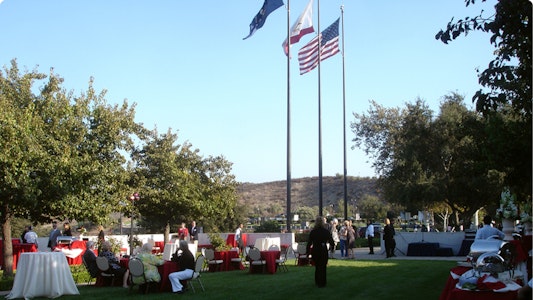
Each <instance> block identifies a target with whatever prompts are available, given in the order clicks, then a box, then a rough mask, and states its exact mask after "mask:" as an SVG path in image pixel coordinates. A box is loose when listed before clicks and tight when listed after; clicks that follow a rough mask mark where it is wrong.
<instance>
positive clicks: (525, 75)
mask: <svg viewBox="0 0 533 300" xmlns="http://www.w3.org/2000/svg"><path fill="white" fill-rule="evenodd" d="M482 2H485V0H483V1H482ZM465 3H466V6H469V5H470V4H475V0H465ZM531 13H532V9H531V1H529V0H499V1H498V3H497V4H496V5H495V14H494V15H492V16H489V17H485V16H483V12H481V14H480V15H478V16H476V17H473V18H472V17H465V18H464V19H460V20H458V21H457V22H454V19H453V18H452V20H451V21H450V22H449V23H448V25H447V26H446V29H445V30H440V31H439V32H438V33H437V35H436V36H435V38H436V39H438V40H441V41H442V42H443V43H446V44H447V43H448V42H450V41H452V40H454V39H456V38H458V37H459V36H461V35H462V34H464V35H467V34H468V33H469V32H470V31H473V30H478V31H483V32H488V33H490V34H491V38H490V42H491V44H493V45H494V47H496V51H495V52H494V53H495V55H496V57H495V58H494V59H493V60H492V61H491V62H490V63H489V64H488V67H487V69H485V70H484V71H482V72H481V73H479V74H478V77H479V83H480V84H481V86H483V87H485V88H488V89H489V90H488V91H485V90H483V89H480V90H479V91H478V92H477V93H476V94H475V95H474V97H473V101H474V102H476V107H477V110H478V111H480V112H484V113H487V112H489V111H494V110H497V109H498V108H499V107H501V106H504V105H505V104H510V105H511V106H512V107H513V110H514V111H515V112H517V113H519V114H522V115H524V116H525V117H526V118H529V120H531V100H532V93H531V74H532V73H531V72H532V70H531V62H532V61H531V46H532V45H531V34H532V28H531Z"/></svg>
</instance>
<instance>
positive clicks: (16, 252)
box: [13, 244, 38, 270]
mask: <svg viewBox="0 0 533 300" xmlns="http://www.w3.org/2000/svg"><path fill="white" fill-rule="evenodd" d="M37 251H38V250H37V245H35V244H14V245H13V270H15V269H16V268H17V262H18V260H19V258H20V255H21V254H22V253H28V252H37Z"/></svg>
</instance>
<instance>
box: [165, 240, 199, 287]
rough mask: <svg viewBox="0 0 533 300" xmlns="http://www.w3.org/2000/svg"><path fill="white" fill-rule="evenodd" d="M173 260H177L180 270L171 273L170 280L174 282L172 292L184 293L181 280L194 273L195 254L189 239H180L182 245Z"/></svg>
mask: <svg viewBox="0 0 533 300" xmlns="http://www.w3.org/2000/svg"><path fill="white" fill-rule="evenodd" d="M180 250H181V252H180ZM172 261H175V262H177V264H178V267H179V271H178V272H173V273H170V274H169V275H168V280H170V283H171V284H172V292H174V293H178V294H183V285H182V284H181V282H180V280H185V279H189V278H191V277H192V275H193V274H194V255H192V253H191V250H189V245H188V243H187V241H184V240H180V247H179V249H178V250H176V253H174V255H172Z"/></svg>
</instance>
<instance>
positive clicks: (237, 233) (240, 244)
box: [235, 223, 244, 253]
mask: <svg viewBox="0 0 533 300" xmlns="http://www.w3.org/2000/svg"><path fill="white" fill-rule="evenodd" d="M243 228H244V224H242V223H241V224H239V227H237V230H235V242H237V246H238V247H239V253H242V251H243V250H244V242H243V240H242V229H243Z"/></svg>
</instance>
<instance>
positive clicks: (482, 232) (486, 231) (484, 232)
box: [476, 215, 505, 240]
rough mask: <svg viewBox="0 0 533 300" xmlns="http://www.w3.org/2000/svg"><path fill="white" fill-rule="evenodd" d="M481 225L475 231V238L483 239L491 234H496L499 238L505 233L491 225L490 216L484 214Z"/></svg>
mask: <svg viewBox="0 0 533 300" xmlns="http://www.w3.org/2000/svg"><path fill="white" fill-rule="evenodd" d="M483 224H485V225H483V227H481V228H480V229H478V231H477V232H476V240H485V239H487V238H489V237H491V236H497V237H499V238H500V239H503V238H504V237H505V233H503V232H501V231H500V230H499V229H498V228H495V227H492V218H491V216H489V215H486V216H485V217H484V218H483Z"/></svg>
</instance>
